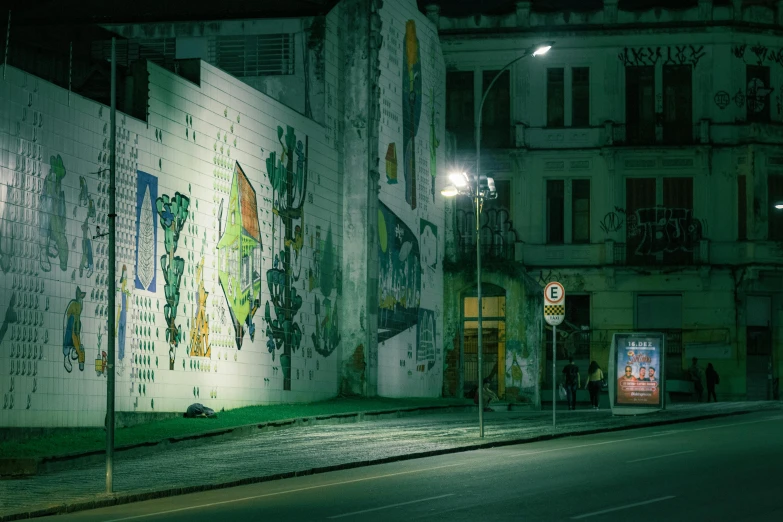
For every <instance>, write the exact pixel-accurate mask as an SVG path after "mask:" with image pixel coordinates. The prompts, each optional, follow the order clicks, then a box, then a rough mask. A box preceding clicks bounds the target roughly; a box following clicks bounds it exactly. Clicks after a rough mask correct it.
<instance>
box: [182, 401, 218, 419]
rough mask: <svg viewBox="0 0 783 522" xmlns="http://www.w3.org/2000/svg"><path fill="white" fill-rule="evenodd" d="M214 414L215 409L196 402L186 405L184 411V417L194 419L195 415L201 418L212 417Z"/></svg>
mask: <svg viewBox="0 0 783 522" xmlns="http://www.w3.org/2000/svg"><path fill="white" fill-rule="evenodd" d="M215 415H216V414H215V410H213V409H212V408H207V407H206V406H204V405H203V404H201V403H198V402H196V403H193V404H191V405H190V406H188V411H186V412H185V418H188V419H194V418H196V417H202V418H207V417H214V416H215Z"/></svg>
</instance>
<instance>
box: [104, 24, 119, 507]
mask: <svg viewBox="0 0 783 522" xmlns="http://www.w3.org/2000/svg"><path fill="white" fill-rule="evenodd" d="M116 41H117V40H116V38H112V39H111V112H110V117H109V121H110V122H111V123H110V126H111V133H110V134H109V136H110V139H109V148H110V149H111V150H110V152H109V328H108V330H107V331H108V334H109V342H108V346H107V349H108V351H109V353H108V356H107V361H106V367H107V368H108V371H107V373H106V493H108V494H111V493H112V492H113V484H112V480H113V473H114V470H113V467H114V376H115V370H114V336H115V335H116V332H115V331H114V330H115V328H114V326H115V322H116V317H115V316H116V314H117V310H116V308H115V302H114V301H115V294H116V293H117V289H116V285H117V283H116V281H115V280H116V278H117V273H116V272H117V267H116V263H117V261H116V259H115V253H114V250H115V241H116V237H117V236H116V228H115V225H116V224H117V208H116V202H117V198H116V190H117V188H116V186H115V177H116V171H117V155H116V154H115V152H116V150H117V85H116V84H117V60H116V58H117V50H116V45H117V44H116Z"/></svg>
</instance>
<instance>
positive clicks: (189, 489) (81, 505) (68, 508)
mask: <svg viewBox="0 0 783 522" xmlns="http://www.w3.org/2000/svg"><path fill="white" fill-rule="evenodd" d="M773 409H775V408H759V409H749V410H737V411H732V412H723V413H710V414H704V415H696V416H694V417H686V418H679V419H661V420H657V421H652V422H648V423H643V424H634V425H626V426H613V427H609V428H594V429H587V430H582V431H573V432H563V433H547V434H542V435H536V436H532V437H528V438H524V439H509V440H499V441H493V442H485V443H480V444H468V445H464V446H459V447H455V448H444V449H438V450H430V451H420V452H416V453H408V454H405V455H395V456H392V457H384V458H379V459H370V460H362V461H354V462H348V463H344V464H333V465H330V466H322V467H317V468H311V469H307V470H300V471H290V472H285V473H276V474H273V475H263V476H258V477H246V478H243V479H239V480H232V481H229V482H222V483H217V484H202V485H196V486H185V487H179V488H171V489H164V490H155V491H142V492H136V493H127V494H117V495H113V496H104V497H103V498H97V499H95V500H90V501H84V502H75V503H73V504H60V505H56V506H50V507H47V508H43V509H37V510H33V511H27V512H21V513H13V514H10V515H3V516H0V522H10V521H13V520H24V519H29V518H37V517H43V516H50V515H61V514H65V513H75V512H77V511H86V510H91V509H98V508H104V507H111V506H119V505H123V504H130V503H133V502H142V501H145V500H154V499H159V498H167V497H173V496H179V495H186V494H190V493H199V492H203V491H211V490H217V489H227V488H233V487H237V486H245V485H248V484H258V483H262V482H271V481H273V480H281V479H286V478H293V477H303V476H308V475H316V474H320V473H328V472H332V471H339V470H346V469H354V468H361V467H367V466H374V465H378V464H387V463H390V462H402V461H406V460H413V459H420V458H426V457H436V456H439V455H448V454H453V453H464V452H466V451H474V450H479V449H489V448H498V447H504V446H514V445H520V444H530V443H533V442H542V441H547V440H555V439H563V438H566V437H581V436H586V435H594V434H596V433H611V432H617V431H628V430H633V429H640V428H650V427H656V426H666V425H670V424H680V423H684V422H697V421H703V420H709V419H716V418H721V417H734V416H738V415H747V414H750V413H757V412H762V411H770V410H773ZM338 415H343V414H338ZM330 417H331V416H330Z"/></svg>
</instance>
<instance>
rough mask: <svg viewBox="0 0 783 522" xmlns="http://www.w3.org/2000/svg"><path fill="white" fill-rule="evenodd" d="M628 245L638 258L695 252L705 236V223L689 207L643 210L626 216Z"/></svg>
mask: <svg viewBox="0 0 783 522" xmlns="http://www.w3.org/2000/svg"><path fill="white" fill-rule="evenodd" d="M627 227H628V228H627V237H628V242H629V243H636V244H637V246H636V248H635V251H634V252H635V254H636V255H655V254H658V253H663V252H677V251H681V252H693V249H694V248H695V246H696V245H697V244H698V242H699V241H700V240H701V239H702V237H703V236H704V224H703V222H702V220H700V219H697V218H695V217H693V210H691V209H688V208H666V207H654V208H641V209H639V210H637V211H636V212H634V213H632V214H630V215H628V217H627Z"/></svg>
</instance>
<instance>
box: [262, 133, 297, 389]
mask: <svg viewBox="0 0 783 522" xmlns="http://www.w3.org/2000/svg"><path fill="white" fill-rule="evenodd" d="M277 139H278V140H279V141H280V145H281V146H282V153H281V154H280V159H278V158H277V153H276V152H271V153H270V154H269V157H268V158H267V159H266V170H267V173H268V175H269V180H270V182H271V183H272V190H273V198H272V201H273V203H272V204H273V209H272V212H273V213H274V214H275V216H277V218H276V220H275V223H274V225H273V226H277V224H278V223H279V225H280V226H281V228H282V230H280V231H279V232H276V234H282V236H283V237H282V238H281V239H282V241H280V244H281V247H282V250H280V251H279V252H275V258H274V260H275V261H274V266H273V268H272V269H270V270H267V274H266V279H267V286H268V287H269V294H270V300H269V301H267V302H266V305H265V308H264V319H265V321H266V324H267V327H266V335H267V338H268V341H267V347H268V348H269V351H270V352H271V353H272V355H273V357H274V351H275V349H278V350H279V349H282V350H283V353H282V355H281V356H280V366H281V367H282V369H283V389H284V390H290V389H291V354H292V352H294V351H296V350H298V349H299V347H300V345H301V342H302V329H301V327H300V326H299V323H298V322H297V321H296V316H297V313H298V312H299V309H300V308H302V302H303V300H302V296H300V295H299V292H298V291H297V289H296V283H297V282H298V281H299V276H300V274H301V270H299V271H295V270H294V264H295V263H296V261H297V260H299V261H300V259H299V256H298V248H300V247H299V245H300V241H299V238H298V237H297V230H296V227H297V226H298V227H300V228H299V233H300V234H301V230H302V229H301V227H302V225H303V222H302V219H303V216H304V202H305V195H306V194H307V176H306V173H307V138H305V142H304V143H302V141H301V140H297V139H296V133H295V131H294V128H293V127H290V126H289V127H286V130H285V132H284V131H283V128H282V127H278V128H277ZM294 156H296V162H295V163H294ZM292 250H293V252H292ZM292 254H293V255H292ZM300 262H301V261H300ZM270 302H271V304H272V305H273V306H274V314H275V317H274V319H273V318H272V307H271V306H270Z"/></svg>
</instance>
